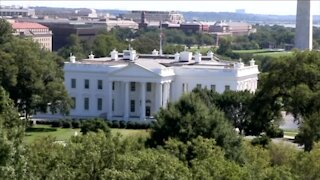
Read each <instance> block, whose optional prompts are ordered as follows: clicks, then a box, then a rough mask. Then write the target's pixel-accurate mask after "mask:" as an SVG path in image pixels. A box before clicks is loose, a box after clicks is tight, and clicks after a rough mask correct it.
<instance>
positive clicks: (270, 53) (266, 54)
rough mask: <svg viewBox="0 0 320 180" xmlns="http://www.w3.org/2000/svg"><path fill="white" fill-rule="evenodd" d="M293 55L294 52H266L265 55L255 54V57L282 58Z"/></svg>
mask: <svg viewBox="0 0 320 180" xmlns="http://www.w3.org/2000/svg"><path fill="white" fill-rule="evenodd" d="M291 54H292V52H287V51H283V52H264V53H257V54H254V55H253V56H271V57H280V56H288V55H291Z"/></svg>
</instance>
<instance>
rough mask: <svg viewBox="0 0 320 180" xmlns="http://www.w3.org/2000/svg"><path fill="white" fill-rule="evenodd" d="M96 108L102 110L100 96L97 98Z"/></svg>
mask: <svg viewBox="0 0 320 180" xmlns="http://www.w3.org/2000/svg"><path fill="white" fill-rule="evenodd" d="M97 109H98V111H101V110H102V98H98V99H97Z"/></svg>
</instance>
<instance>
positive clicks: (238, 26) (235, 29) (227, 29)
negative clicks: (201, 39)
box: [209, 21, 256, 36]
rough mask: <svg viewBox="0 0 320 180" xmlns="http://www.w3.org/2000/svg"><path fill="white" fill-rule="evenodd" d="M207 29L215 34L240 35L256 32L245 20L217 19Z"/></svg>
mask: <svg viewBox="0 0 320 180" xmlns="http://www.w3.org/2000/svg"><path fill="white" fill-rule="evenodd" d="M209 31H210V32H213V33H217V34H225V35H233V36H242V35H249V34H251V33H253V32H256V29H254V28H252V25H250V24H248V23H245V22H232V21H228V22H227V21H219V22H216V23H215V24H214V25H213V26H210V27H209Z"/></svg>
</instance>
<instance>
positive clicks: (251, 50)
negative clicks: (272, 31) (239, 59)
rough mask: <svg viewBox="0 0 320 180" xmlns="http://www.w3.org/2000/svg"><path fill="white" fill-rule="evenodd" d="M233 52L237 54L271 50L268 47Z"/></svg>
mask: <svg viewBox="0 0 320 180" xmlns="http://www.w3.org/2000/svg"><path fill="white" fill-rule="evenodd" d="M233 52H234V53H238V54H247V53H250V54H257V53H266V52H271V51H270V50H269V49H250V50H233Z"/></svg>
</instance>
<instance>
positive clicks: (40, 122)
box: [36, 121, 53, 125]
mask: <svg viewBox="0 0 320 180" xmlns="http://www.w3.org/2000/svg"><path fill="white" fill-rule="evenodd" d="M52 122H53V121H36V124H43V125H51V124H52Z"/></svg>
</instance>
